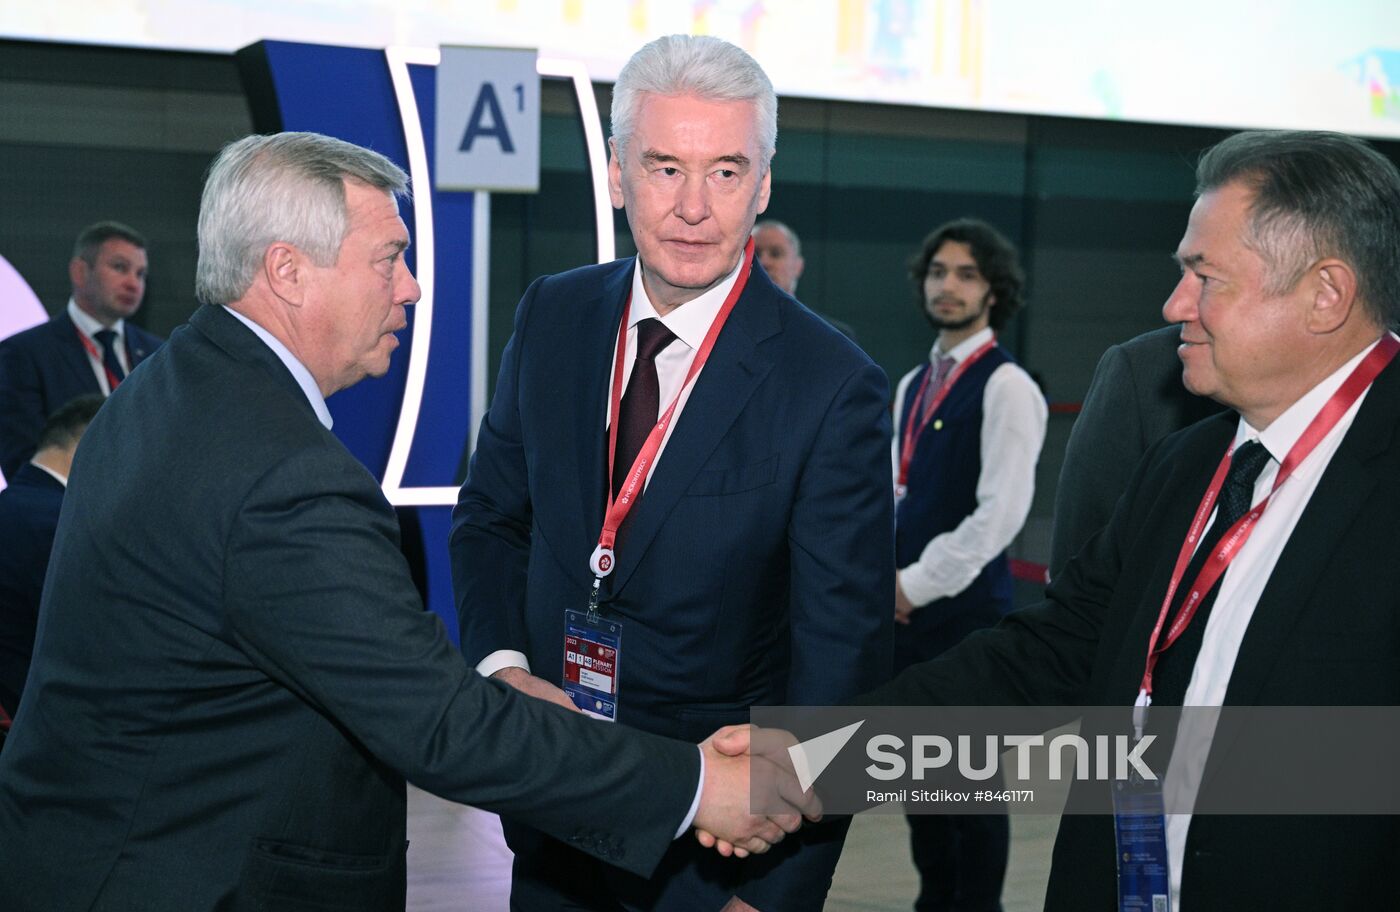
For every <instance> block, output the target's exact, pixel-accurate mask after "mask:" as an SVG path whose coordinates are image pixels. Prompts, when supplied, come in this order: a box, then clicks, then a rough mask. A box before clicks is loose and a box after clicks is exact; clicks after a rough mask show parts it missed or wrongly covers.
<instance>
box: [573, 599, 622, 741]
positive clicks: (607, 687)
mask: <svg viewBox="0 0 1400 912" xmlns="http://www.w3.org/2000/svg"><path fill="white" fill-rule="evenodd" d="M621 654H622V623H621V622H620V621H612V620H607V619H605V618H602V617H600V616H598V614H597V612H596V611H595V610H591V609H590V610H589V611H587V612H584V611H565V612H564V693H566V694H568V695H569V699H570V700H573V701H574V705H575V706H577V707H578V708H579V709H580V710H582V711H583V713H584V714H586V715H589V716H592V717H593V718H595V719H603V720H605V721H607V722H616V721H617V670H618V661H619V658H620V656H621Z"/></svg>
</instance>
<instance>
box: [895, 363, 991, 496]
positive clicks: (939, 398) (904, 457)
mask: <svg viewBox="0 0 1400 912" xmlns="http://www.w3.org/2000/svg"><path fill="white" fill-rule="evenodd" d="M996 347H997V340H996V339H995V338H992V339H988V340H987V341H986V342H984V343H983V344H982V345H981V347H979V348H978V349H977V350H976V351H975V352H973V353H972V354H971V355H969V356H968V357H966V358H964V359H963V360H962V361H961V362H960V363H959V364H958V366H957V367H955V368H954V369H953V373H952V374H951V375H949V377H948V379H947V380H945V381H944V382H943V386H941V387H940V388H939V389H937V390H935V391H934V394H933V401H931V402H929V403H928V405H927V406H924V407H923V408H920V406H921V405H923V401H924V394H925V393H926V392H927V391H928V381H929V377H931V376H932V375H933V364H931V363H930V364H929V369H928V370H926V371H924V379H923V380H921V381H920V382H919V391H918V392H917V393H915V394H914V406H913V408H911V409H910V410H909V417H908V418H907V419H905V421H904V434H903V435H902V438H901V441H900V445H899V479H898V481H897V483H896V485H895V491H896V492H898V493H899V494H900V495H901V496H902V495H903V493H904V492H905V491H907V490H908V485H909V464H910V463H911V462H913V461H914V448H915V447H917V446H918V445H919V437H920V436H922V435H923V433H924V428H926V427H927V426H928V423H929V421H930V420H931V419H932V418H933V416H934V414H935V413H936V412H937V411H938V408H939V406H941V405H942V404H943V400H944V399H947V398H948V394H949V393H950V392H952V390H953V385H954V384H955V383H957V382H958V378H960V377H961V376H962V375H963V374H965V373H967V371H968V370H969V369H970V368H971V367H972V365H974V364H976V363H977V362H978V361H981V360H982V358H984V357H985V356H986V355H987V353H988V352H990V351H991V350H992V349H994V348H996Z"/></svg>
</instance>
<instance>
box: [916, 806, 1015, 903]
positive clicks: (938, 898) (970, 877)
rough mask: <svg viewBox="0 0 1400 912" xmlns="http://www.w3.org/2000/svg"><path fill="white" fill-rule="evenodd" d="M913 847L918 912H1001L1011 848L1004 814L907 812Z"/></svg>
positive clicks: (1008, 823) (1009, 827) (1007, 821)
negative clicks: (1007, 861) (1004, 881)
mask: <svg viewBox="0 0 1400 912" xmlns="http://www.w3.org/2000/svg"><path fill="white" fill-rule="evenodd" d="M906 819H907V820H908V821H909V847H910V850H911V851H912V853H913V856H914V866H915V867H917V868H918V869H919V898H918V900H917V901H916V902H915V903H914V909H915V910H916V912H1001V885H1002V881H1003V880H1004V879H1005V878H1006V856H1007V852H1008V851H1009V849H1010V845H1011V826H1010V820H1009V818H1008V817H1007V816H1006V814H1005V813H1001V814H909V815H907V816H906Z"/></svg>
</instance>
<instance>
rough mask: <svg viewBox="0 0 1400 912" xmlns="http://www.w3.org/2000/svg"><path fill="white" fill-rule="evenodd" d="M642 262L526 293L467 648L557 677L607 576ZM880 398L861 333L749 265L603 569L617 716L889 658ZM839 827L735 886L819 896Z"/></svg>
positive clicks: (675, 715) (774, 856)
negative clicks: (615, 369) (622, 379)
mask: <svg viewBox="0 0 1400 912" xmlns="http://www.w3.org/2000/svg"><path fill="white" fill-rule="evenodd" d="M633 262H634V261H633V260H632V259H625V260H619V261H616V262H613V263H609V264H605V265H602V266H590V267H585V268H582V269H577V270H574V271H572V272H568V273H564V274H562V275H558V276H552V277H546V278H543V279H540V280H538V281H536V282H535V283H534V284H533V285H531V286H530V288H529V290H528V291H526V293H525V296H524V298H523V300H522V301H521V303H520V307H519V309H518V311H517V312H516V317H515V331H514V335H513V336H512V338H511V341H510V343H509V344H508V345H507V347H506V350H505V353H504V355H503V357H502V361H501V370H500V377H499V379H498V380H497V384H496V391H495V396H494V398H493V401H492V404H491V409H490V411H489V413H488V414H487V416H486V418H485V420H484V421H483V423H482V426H481V431H480V434H479V435H478V437H477V450H476V453H475V455H474V456H473V459H472V462H471V467H470V471H469V472H468V475H467V481H466V484H465V485H464V486H463V488H462V491H461V496H460V499H459V501H458V505H457V510H456V513H455V520H454V525H453V537H452V554H453V576H454V582H455V587H456V592H457V598H458V601H459V607H460V623H461V630H462V648H463V650H464V652H465V653H466V656H467V659H468V661H470V662H472V663H475V662H478V661H479V660H480V659H482V658H483V657H485V656H486V655H488V654H490V653H491V652H493V651H495V650H498V649H516V650H519V651H521V652H523V653H525V654H526V655H527V656H528V657H529V660H530V664H531V669H532V671H533V672H534V673H535V674H536V675H539V676H541V677H543V678H545V679H547V680H550V681H553V682H554V683H556V684H558V683H559V682H560V679H561V677H562V669H563V650H562V647H563V638H564V633H563V630H564V611H565V610H566V609H583V608H584V607H585V606H586V604H587V600H588V592H589V589H590V588H591V585H592V582H593V575H592V573H591V572H590V571H589V569H588V559H589V555H590V554H591V553H592V551H593V549H594V547H595V545H596V544H597V540H598V534H599V530H600V529H601V528H602V521H603V508H604V498H605V489H604V484H605V480H604V476H605V475H606V461H607V455H606V446H607V435H606V434H605V433H604V423H605V414H606V404H607V398H608V376H609V369H610V366H611V363H612V360H613V352H614V350H615V341H616V334H617V331H618V325H619V323H620V321H621V317H622V308H623V304H624V301H625V300H626V297H627V294H628V292H629V291H630V288H631V281H632V269H633ZM887 402H888V385H887V381H886V379H885V377H884V374H883V372H882V371H881V370H880V369H879V368H878V367H876V366H875V365H874V364H873V363H871V361H870V359H869V358H868V357H867V356H866V355H865V354H864V353H862V352H861V351H860V350H859V349H858V348H856V347H855V346H854V345H853V344H851V342H850V341H849V340H847V339H846V338H845V337H843V336H842V335H840V334H839V333H838V332H837V331H836V330H834V329H832V328H831V327H830V326H829V325H828V324H827V323H826V322H825V321H823V320H822V319H821V318H819V317H817V316H816V315H814V314H813V313H812V312H811V311H809V310H807V309H806V308H804V307H802V305H800V304H798V303H797V302H796V301H794V300H793V299H792V298H791V297H789V296H788V295H786V294H784V293H782V292H780V291H779V290H778V289H777V288H776V287H774V286H773V284H772V282H771V281H769V279H768V277H767V276H766V275H764V274H763V272H762V270H760V269H754V270H753V273H752V275H751V277H750V278H749V282H748V286H747V287H746V289H745V291H744V293H743V295H742V296H741V297H740V299H739V301H738V303H737V305H736V306H735V308H734V311H733V313H732V315H731V316H730V318H729V322H728V323H727V324H726V325H725V327H724V330H723V331H722V332H721V334H720V336H719V338H718V341H717V343H716V345H715V347H714V350H713V352H712V354H711V357H710V360H709V361H708V362H707V363H706V365H705V368H704V370H703V372H702V373H701V374H700V376H699V378H698V380H697V381H696V386H695V388H694V390H693V392H692V394H691V396H690V399H689V400H688V402H687V403H686V406H685V410H684V411H683V412H682V413H681V416H680V418H679V419H678V421H677V424H676V426H675V429H674V431H673V432H672V435H671V438H670V440H669V441H668V442H667V444H666V449H665V450H664V452H663V453H662V454H661V459H660V462H659V463H658V465H657V468H656V470H655V474H653V476H652V478H651V482H650V484H649V485H648V486H647V488H646V492H645V495H644V496H643V498H642V500H641V501H640V502H639V504H638V505H637V506H636V508H635V511H634V514H633V515H632V517H630V518H629V526H628V528H627V529H626V530H625V532H626V537H625V539H624V540H623V542H622V544H621V546H620V548H619V550H618V561H617V569H616V571H615V572H614V573H613V574H612V575H611V576H609V577H607V578H606V579H605V580H604V583H603V589H602V598H603V611H604V613H605V616H610V617H613V618H617V619H621V620H622V621H623V625H624V626H623V634H622V647H621V660H620V661H621V667H620V670H619V677H620V685H619V687H620V691H621V696H620V699H619V710H618V721H619V722H621V723H623V724H625V725H629V726H635V727H638V728H642V729H645V730H648V731H653V732H658V733H662V734H668V735H672V736H676V737H681V738H685V739H692V738H696V739H698V738H703V737H705V736H706V735H708V734H709V733H711V732H712V731H714V730H715V729H716V728H718V727H720V726H722V725H726V724H730V723H735V722H743V721H747V719H748V708H749V707H750V706H751V705H753V704H755V703H764V704H781V703H802V704H833V703H838V702H841V701H843V700H844V699H846V698H848V697H850V696H853V695H854V694H855V693H858V692H859V691H860V690H861V689H862V688H864V687H868V686H873V685H874V684H876V683H878V682H880V681H882V680H884V679H885V678H886V677H887V676H888V674H889V667H890V660H891V659H890V656H891V653H890V649H891V646H890V643H891V639H890V637H891V627H892V616H893V613H892V609H891V606H892V605H893V604H894V592H893V567H894V554H893V520H892V509H893V504H892V496H891V491H892V485H891V481H890V468H889V455H888V445H889V443H888V441H889V419H888V414H887V411H888V410H887ZM823 829H824V828H823V827H815V828H811V830H812V832H808V831H806V830H804V833H805V835H803V834H799V836H798V837H790V838H789V839H788V840H787V841H785V842H784V843H782V844H781V845H779V846H778V847H777V848H776V849H775V850H774V851H773V852H772V853H770V854H769V855H767V856H762V857H761V858H759V859H757V860H750V861H751V863H748V862H746V863H745V864H743V865H741V866H739V867H738V868H737V869H736V870H742V871H746V872H747V874H746V879H747V881H748V882H747V883H746V884H745V886H744V887H743V888H742V889H740V891H739V893H740V895H741V896H743V897H744V898H745V899H746V900H748V901H749V902H750V903H752V904H754V905H756V906H758V907H759V908H761V909H764V910H769V909H780V908H785V907H797V908H806V907H811V906H812V905H813V903H815V904H816V905H820V901H821V898H822V897H824V896H825V894H826V888H827V885H828V883H829V880H830V876H831V872H832V869H833V868H834V866H835V862H836V857H837V855H838V854H839V851H840V844H841V842H840V838H834V839H833V838H832V837H831V835H830V830H829V829H828V830H827V832H826V833H825V834H823ZM804 846H805V848H804ZM799 849H802V851H799ZM794 854H795V856H796V857H792V858H791V860H790V861H789V860H788V859H789V858H790V857H791V856H794ZM814 897H815V899H814Z"/></svg>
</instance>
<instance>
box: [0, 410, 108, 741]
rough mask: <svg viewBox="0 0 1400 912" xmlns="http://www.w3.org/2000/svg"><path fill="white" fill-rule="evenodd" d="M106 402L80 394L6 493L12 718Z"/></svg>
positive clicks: (0, 523)
mask: <svg viewBox="0 0 1400 912" xmlns="http://www.w3.org/2000/svg"><path fill="white" fill-rule="evenodd" d="M102 402H103V398H102V397H101V396H98V395H95V394H94V395H91V396H79V397H78V398H77V399H74V400H73V401H72V402H69V403H68V404H67V405H65V406H63V407H62V408H60V409H59V410H58V411H56V412H54V413H53V415H52V416H51V417H50V418H49V420H48V423H46V424H45V425H44V429H43V431H42V432H41V433H40V434H39V450H38V452H36V453H35V454H34V458H33V459H31V460H30V461H29V462H28V463H26V464H25V465H23V466H21V467H20V470H19V471H18V472H16V473H15V477H14V478H13V479H11V481H10V486H9V487H8V488H6V489H5V490H3V491H0V541H3V542H4V543H5V547H3V548H0V709H3V710H4V711H5V714H6V715H7V716H9V717H10V718H11V719H13V718H14V715H15V712H16V711H17V710H18V709H19V699H20V695H21V693H22V691H23V690H24V678H25V676H26V675H28V674H29V659H30V656H31V655H32V654H33V652H34V628H35V625H36V624H37V623H38V621H39V595H40V593H41V592H42V591H43V588H44V573H45V572H46V571H47V570H48V568H49V551H50V550H51V549H52V548H53V537H54V531H55V530H56V529H57V528H58V511H59V510H60V509H61V508H62V506H63V489H64V488H65V487H67V485H68V474H69V470H70V468H71V467H72V465H73V452H74V451H75V450H76V449H77V448H78V439H79V438H81V437H82V436H83V431H85V430H87V426H88V424H89V423H91V421H92V418H93V416H94V415H96V414H97V410H98V409H99V408H100V407H101V406H102Z"/></svg>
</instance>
